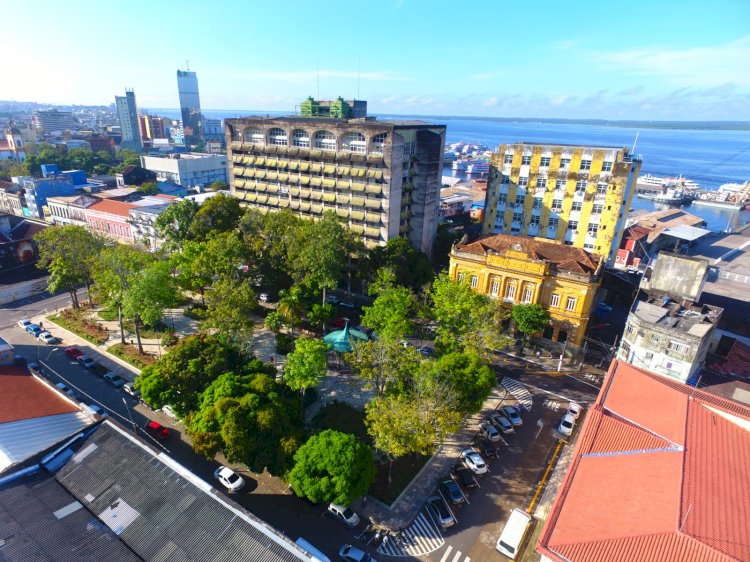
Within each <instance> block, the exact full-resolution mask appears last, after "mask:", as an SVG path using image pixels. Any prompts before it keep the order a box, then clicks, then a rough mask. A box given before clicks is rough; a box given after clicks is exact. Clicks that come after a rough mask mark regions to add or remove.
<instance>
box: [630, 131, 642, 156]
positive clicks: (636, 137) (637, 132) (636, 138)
mask: <svg viewBox="0 0 750 562" xmlns="http://www.w3.org/2000/svg"><path fill="white" fill-rule="evenodd" d="M640 133H641V132H640V131H636V132H635V140H634V141H633V148H632V149H631V150H630V153H631V154H635V145H636V143H637V142H638V135H639V134H640Z"/></svg>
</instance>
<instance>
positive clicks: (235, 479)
mask: <svg viewBox="0 0 750 562" xmlns="http://www.w3.org/2000/svg"><path fill="white" fill-rule="evenodd" d="M214 478H216V479H217V480H218V481H219V483H220V484H221V485H222V486H224V487H225V488H226V489H227V491H229V492H230V493H234V492H239V491H240V490H241V489H242V488H243V486H244V485H245V479H244V478H242V476H240V475H239V474H237V473H236V472H235V471H234V470H232V469H231V468H229V467H227V466H220V467H219V468H217V469H216V470H214Z"/></svg>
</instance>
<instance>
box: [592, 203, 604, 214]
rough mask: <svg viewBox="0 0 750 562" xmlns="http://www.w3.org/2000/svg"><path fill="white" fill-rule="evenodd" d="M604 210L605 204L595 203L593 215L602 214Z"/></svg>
mask: <svg viewBox="0 0 750 562" xmlns="http://www.w3.org/2000/svg"><path fill="white" fill-rule="evenodd" d="M603 210H604V205H594V206H593V207H592V208H591V214H592V215H601V214H602V211H603Z"/></svg>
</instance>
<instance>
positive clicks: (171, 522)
mask: <svg viewBox="0 0 750 562" xmlns="http://www.w3.org/2000/svg"><path fill="white" fill-rule="evenodd" d="M56 478H57V480H58V481H59V482H60V483H61V484H62V485H63V486H65V487H66V488H67V489H68V490H69V491H70V492H71V493H72V494H73V495H74V496H75V497H76V498H77V499H78V500H79V501H81V503H83V504H84V505H85V506H86V507H87V508H88V509H90V510H91V511H92V512H93V513H94V514H96V515H97V516H98V517H99V518H100V519H102V520H103V521H105V522H106V523H107V524H108V525H111V527H112V528H113V529H116V532H117V533H118V534H119V536H120V538H122V540H123V541H125V543H126V544H127V545H128V546H130V548H132V549H133V551H135V552H136V553H137V554H138V555H139V556H141V557H142V558H143V559H144V560H154V561H157V560H158V561H162V560H169V561H170V562H171V561H182V560H184V561H186V562H187V561H193V560H194V561H196V562H199V561H200V562H203V561H207V560H211V561H214V562H224V561H226V562H247V561H253V562H256V561H257V562H293V561H299V560H306V561H308V562H309V558H306V557H305V556H304V554H303V553H302V551H300V550H299V549H298V548H297V547H296V546H295V545H294V543H292V542H291V541H289V540H288V539H286V537H283V536H281V535H280V534H278V532H276V531H274V530H273V529H272V528H271V527H269V526H268V525H267V524H265V523H264V522H262V521H260V520H258V519H256V518H255V517H254V516H252V515H251V514H249V513H248V512H246V511H244V510H242V508H240V507H239V506H236V505H234V504H231V503H229V502H228V501H227V500H224V499H223V498H222V497H219V496H217V495H215V494H214V493H211V492H210V488H211V486H210V485H209V484H207V483H206V482H204V481H202V480H200V479H198V478H197V477H196V476H195V475H193V474H191V473H189V472H187V470H186V469H184V468H179V465H177V464H176V463H174V461H172V460H171V459H168V458H166V457H165V458H162V456H161V455H160V456H159V457H157V456H156V454H155V453H153V452H152V451H151V450H150V449H148V448H146V447H145V446H143V445H142V444H140V442H138V441H136V440H135V438H132V437H130V436H129V435H126V434H125V433H124V432H121V431H120V430H118V429H116V428H115V427H114V426H112V425H110V424H109V422H104V424H102V425H101V426H100V427H99V429H97V431H96V432H95V433H94V434H93V435H92V436H91V437H89V438H88V439H87V440H86V443H85V444H84V446H83V448H82V449H81V450H79V452H78V453H77V454H76V455H75V456H74V457H73V458H72V459H71V460H70V461H68V463H67V464H66V465H65V466H64V467H62V468H61V469H60V470H59V471H58V473H57V475H56Z"/></svg>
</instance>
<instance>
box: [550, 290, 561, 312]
mask: <svg viewBox="0 0 750 562" xmlns="http://www.w3.org/2000/svg"><path fill="white" fill-rule="evenodd" d="M549 305H550V307H552V308H560V295H558V294H557V293H555V294H554V295H552V298H551V299H550V301H549Z"/></svg>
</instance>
